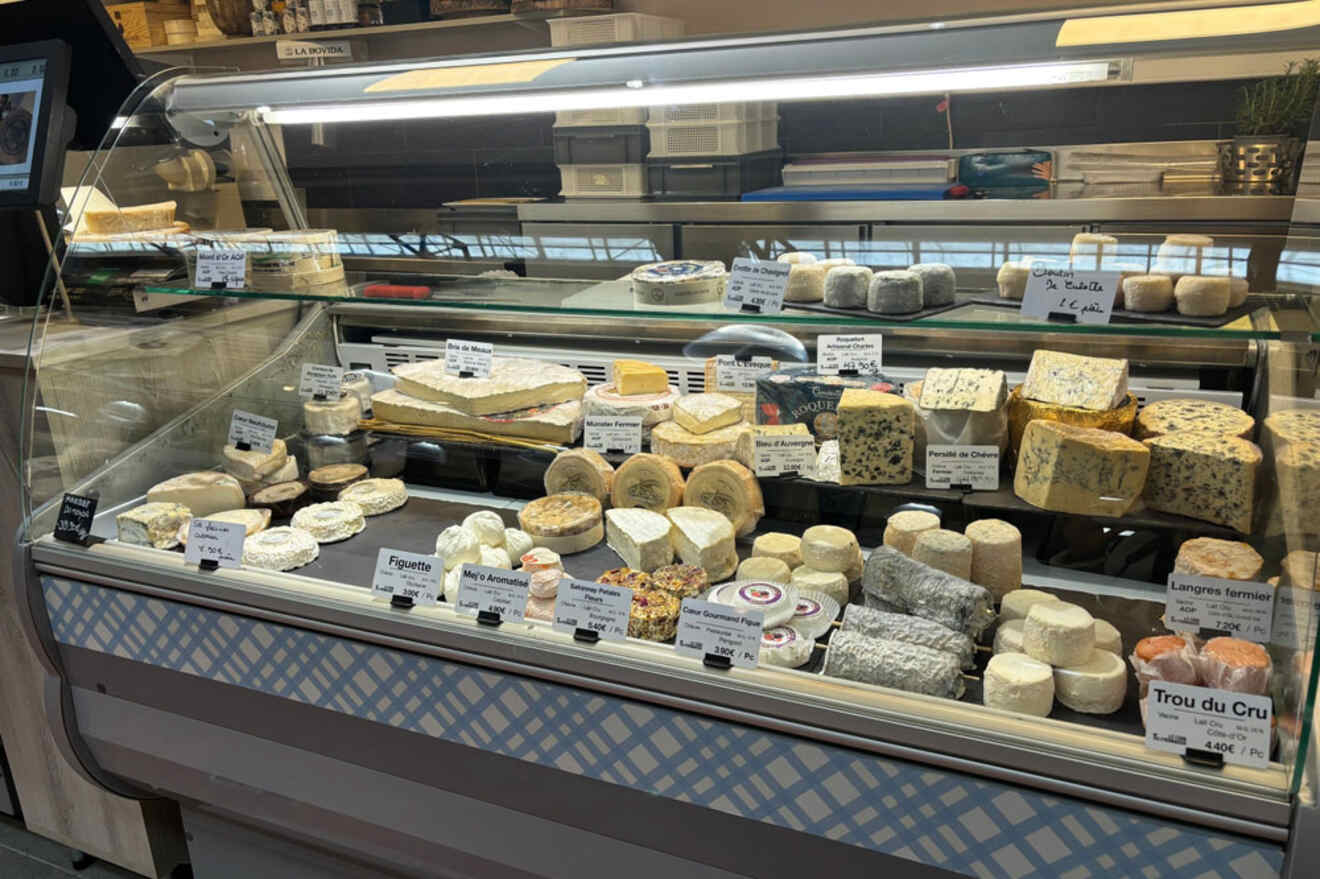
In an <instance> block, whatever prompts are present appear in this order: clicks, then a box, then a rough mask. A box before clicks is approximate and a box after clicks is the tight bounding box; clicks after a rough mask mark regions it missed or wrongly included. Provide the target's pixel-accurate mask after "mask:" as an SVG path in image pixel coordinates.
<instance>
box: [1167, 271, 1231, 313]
mask: <svg viewBox="0 0 1320 879" xmlns="http://www.w3.org/2000/svg"><path fill="white" fill-rule="evenodd" d="M1231 295H1232V286H1231V285H1230V284H1229V283H1228V278H1225V277H1206V276H1204V275H1183V276H1182V277H1181V278H1179V279H1178V283H1177V284H1175V285H1174V287H1173V298H1174V301H1175V302H1176V303H1177V305H1178V313H1179V314H1185V315H1188V316H1189V317H1215V316H1217V315H1221V314H1223V313H1224V312H1226V311H1228V299H1229V296H1231Z"/></svg>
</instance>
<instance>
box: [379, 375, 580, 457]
mask: <svg viewBox="0 0 1320 879" xmlns="http://www.w3.org/2000/svg"><path fill="white" fill-rule="evenodd" d="M465 381H471V379H465ZM371 402H372V409H373V411H374V412H375V414H376V417H377V418H379V419H380V420H382V421H390V422H394V423H395V424H416V425H421V426H423V427H439V428H446V429H450V430H465V431H471V432H473V433H481V434H489V435H492V436H515V437H522V438H524V439H535V440H545V441H548V442H554V443H560V444H563V445H567V444H569V443H573V442H576V441H577V438H578V437H579V436H581V435H582V403H581V401H580V400H571V401H569V402H566V403H556V404H553V405H549V406H546V407H544V408H532V409H520V410H517V411H513V412H504V413H498V414H491V415H470V414H468V413H466V412H462V411H460V410H458V409H455V408H453V407H452V406H447V405H444V404H443V403H432V402H428V401H426V400H419V399H417V398H415V397H411V396H409V395H407V394H403V393H400V392H399V391H397V390H389V391H381V392H380V393H379V394H376V395H375V396H373V397H372V398H371Z"/></svg>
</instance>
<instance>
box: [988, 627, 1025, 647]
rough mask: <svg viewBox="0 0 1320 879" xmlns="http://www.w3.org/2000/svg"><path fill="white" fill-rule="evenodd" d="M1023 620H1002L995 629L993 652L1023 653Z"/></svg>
mask: <svg viewBox="0 0 1320 879" xmlns="http://www.w3.org/2000/svg"><path fill="white" fill-rule="evenodd" d="M1023 625H1024V624H1023V621H1022V620H1001V621H1000V623H999V626H998V627H997V628H996V629H995V642H994V647H993V650H994V652H995V653H996V654H999V653H1022V652H1024V651H1023V649H1022V628H1023Z"/></svg>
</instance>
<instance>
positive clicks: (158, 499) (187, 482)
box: [147, 470, 246, 517]
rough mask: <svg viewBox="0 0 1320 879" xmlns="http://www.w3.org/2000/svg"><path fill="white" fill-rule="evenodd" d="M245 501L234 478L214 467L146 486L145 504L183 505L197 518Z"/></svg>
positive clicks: (237, 505)
mask: <svg viewBox="0 0 1320 879" xmlns="http://www.w3.org/2000/svg"><path fill="white" fill-rule="evenodd" d="M245 500H246V497H245V496H244V494H243V487H242V486H241V485H239V483H238V480H237V479H235V478H234V477H232V476H230V475H229V474H228V473H216V472H215V471H213V470H202V471H199V472H197V473H184V474H182V475H181V476H175V477H174V478H172V479H167V480H165V481H164V482H159V483H157V484H156V485H153V486H152V487H151V488H149V489H147V503H153V504H155V503H175V504H183V505H184V506H185V507H187V508H188V509H189V510H191V511H192V514H193V515H194V516H199V517H203V516H208V515H210V514H211V513H218V512H220V511H221V510H233V509H237V508H238V507H241V506H243V503H244V501H245Z"/></svg>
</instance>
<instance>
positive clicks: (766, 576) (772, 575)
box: [734, 556, 793, 586]
mask: <svg viewBox="0 0 1320 879" xmlns="http://www.w3.org/2000/svg"><path fill="white" fill-rule="evenodd" d="M792 573H793V572H792V571H791V570H790V569H789V567H788V565H786V564H784V563H783V562H781V561H780V560H779V559H772V558H769V557H768V556H752V557H751V558H747V559H743V560H742V562H740V563H739V564H738V570H737V571H736V572H735V573H734V576H735V577H736V578H737V579H739V580H765V581H767V582H770V583H778V584H780V585H781V586H782V585H784V584H786V583H788V582H789V580H790V579H791V578H792Z"/></svg>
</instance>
